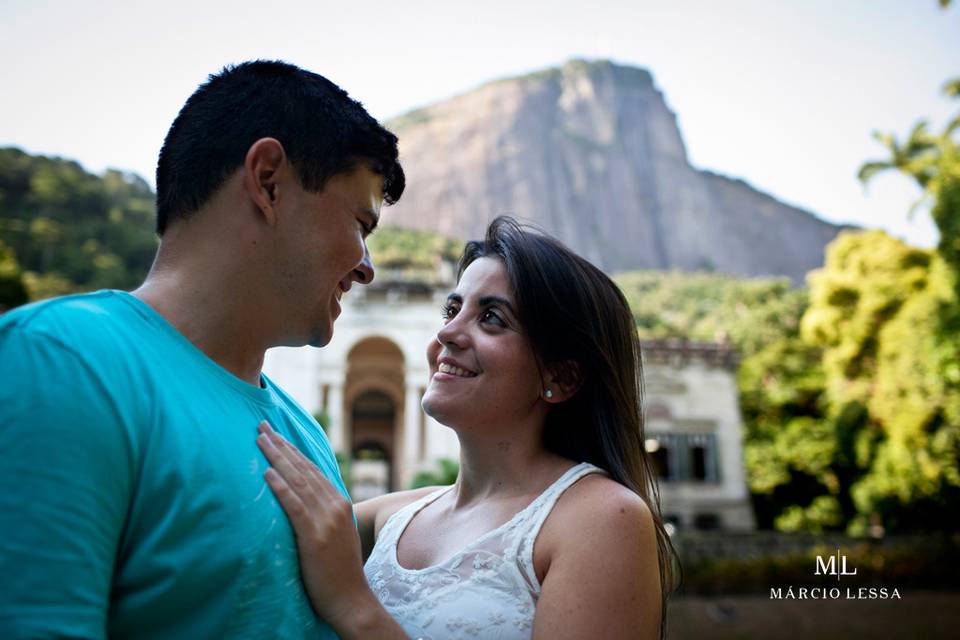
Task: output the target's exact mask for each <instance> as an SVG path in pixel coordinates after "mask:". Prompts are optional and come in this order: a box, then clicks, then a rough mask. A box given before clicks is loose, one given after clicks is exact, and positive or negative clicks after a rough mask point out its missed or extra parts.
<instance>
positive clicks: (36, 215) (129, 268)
mask: <svg viewBox="0 0 960 640" xmlns="http://www.w3.org/2000/svg"><path fill="white" fill-rule="evenodd" d="M153 212H154V196H153V193H152V191H151V190H150V187H149V186H148V185H147V184H146V183H145V182H144V181H143V180H141V179H140V178H138V177H137V176H134V175H131V174H126V173H122V172H119V171H113V170H109V171H107V172H105V173H104V174H103V175H102V176H95V175H92V174H90V173H87V172H86V171H84V170H83V168H82V167H81V166H80V165H78V164H77V163H75V162H70V161H67V160H62V159H59V158H46V157H43V156H32V155H29V154H27V153H24V152H23V151H21V150H19V149H12V148H8V149H0V241H2V242H3V243H4V244H5V245H6V246H7V247H9V248H10V249H11V250H12V251H13V254H14V255H15V256H16V260H17V262H18V263H19V265H20V268H21V269H22V271H23V283H24V284H25V286H26V288H27V290H28V292H29V297H30V299H38V298H43V297H49V296H51V295H60V294H63V293H69V292H72V291H89V290H92V289H99V288H105V287H116V288H130V287H133V286H135V285H136V284H137V283H139V282H140V281H141V280H142V278H143V277H144V275H146V272H147V270H148V269H149V266H150V263H151V261H152V259H153V254H154V252H155V250H156V246H157V239H156V236H155V235H154V233H153V224H154V222H153V217H154V215H153Z"/></svg>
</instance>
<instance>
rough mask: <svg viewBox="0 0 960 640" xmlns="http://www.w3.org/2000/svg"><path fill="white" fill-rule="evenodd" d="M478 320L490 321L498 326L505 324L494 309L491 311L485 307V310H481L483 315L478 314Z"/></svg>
mask: <svg viewBox="0 0 960 640" xmlns="http://www.w3.org/2000/svg"><path fill="white" fill-rule="evenodd" d="M480 321H481V322H490V323H492V324H495V325H497V326H500V327H505V326H507V323H506V322H504V321H503V318H501V317H500V316H498V315H497V313H496V312H495V311H493V310H492V309H487V310H486V311H484V312H483V315H482V316H480Z"/></svg>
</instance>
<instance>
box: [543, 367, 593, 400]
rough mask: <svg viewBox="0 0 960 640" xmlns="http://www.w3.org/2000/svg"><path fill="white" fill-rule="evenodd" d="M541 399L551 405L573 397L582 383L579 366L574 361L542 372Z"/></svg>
mask: <svg viewBox="0 0 960 640" xmlns="http://www.w3.org/2000/svg"><path fill="white" fill-rule="evenodd" d="M544 373H545V374H546V375H545V376H544V385H543V393H542V394H541V395H542V397H543V399H544V400H546V401H547V402H549V403H551V404H556V403H560V402H565V401H566V400H569V399H570V398H572V397H573V395H574V394H575V393H576V392H577V391H578V390H579V389H580V385H581V384H582V383H583V377H582V374H581V371H580V365H579V364H578V363H577V361H576V360H564V361H563V362H561V363H559V364H557V365H555V366H552V367H548V368H547V370H546V371H545V372H544Z"/></svg>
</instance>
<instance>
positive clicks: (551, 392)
mask: <svg viewBox="0 0 960 640" xmlns="http://www.w3.org/2000/svg"><path fill="white" fill-rule="evenodd" d="M543 395H544V396H546V398H547V400H549V399H550V398H552V397H553V391H550V389H547V390H546V391H544V392H543Z"/></svg>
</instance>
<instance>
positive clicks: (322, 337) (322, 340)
mask: <svg viewBox="0 0 960 640" xmlns="http://www.w3.org/2000/svg"><path fill="white" fill-rule="evenodd" d="M332 339H333V327H330V328H329V329H314V330H313V332H312V333H311V334H310V339H309V340H307V344H308V345H310V346H311V347H317V348H318V349H319V348H320V347H325V346H327V345H328V344H330V340H332Z"/></svg>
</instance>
